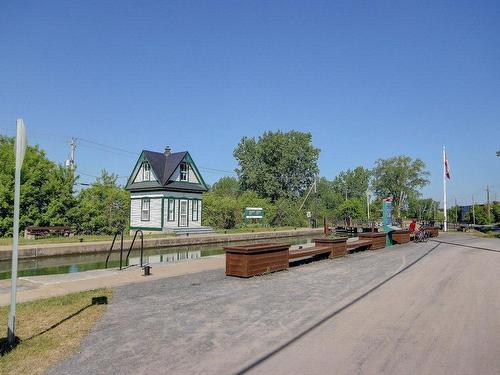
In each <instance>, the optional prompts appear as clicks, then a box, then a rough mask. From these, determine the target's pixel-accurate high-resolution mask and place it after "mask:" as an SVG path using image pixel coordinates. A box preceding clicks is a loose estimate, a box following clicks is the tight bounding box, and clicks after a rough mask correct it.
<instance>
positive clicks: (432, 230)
mask: <svg viewBox="0 0 500 375" xmlns="http://www.w3.org/2000/svg"><path fill="white" fill-rule="evenodd" d="M425 230H426V231H428V232H429V233H430V235H431V237H437V236H439V228H438V227H426V228H425Z"/></svg>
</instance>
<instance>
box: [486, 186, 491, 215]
mask: <svg viewBox="0 0 500 375" xmlns="http://www.w3.org/2000/svg"><path fill="white" fill-rule="evenodd" d="M486 202H487V206H486V207H488V223H491V206H490V185H486Z"/></svg>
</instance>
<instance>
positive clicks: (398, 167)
mask: <svg viewBox="0 0 500 375" xmlns="http://www.w3.org/2000/svg"><path fill="white" fill-rule="evenodd" d="M428 176H429V172H428V171H427V170H426V169H425V163H424V162H423V161H422V160H420V159H412V158H411V157H409V156H395V157H392V158H389V159H379V160H377V161H376V162H375V168H374V169H373V182H372V189H373V191H374V192H375V194H376V195H377V196H378V197H379V198H385V197H392V199H393V205H394V207H395V209H396V215H397V217H401V211H402V209H403V207H405V205H406V204H407V203H408V199H409V198H412V197H418V196H419V195H420V189H422V188H423V187H424V186H425V185H427V184H428V183H429V180H428V179H427V177H428Z"/></svg>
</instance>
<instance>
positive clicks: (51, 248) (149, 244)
mask: <svg viewBox="0 0 500 375" xmlns="http://www.w3.org/2000/svg"><path fill="white" fill-rule="evenodd" d="M322 232H323V228H316V229H297V230H287V231H275V232H255V233H233V234H219V233H212V234H206V235H205V234H204V235H191V236H177V237H165V238H149V239H148V238H147V237H146V238H145V239H144V248H145V249H150V248H160V247H175V246H188V245H205V244H215V243H227V242H236V241H252V240H261V239H270V238H283V237H296V236H308V235H311V236H317V235H318V234H319V233H322ZM131 243H132V240H124V241H123V249H124V251H127V250H128V248H129V246H130V244H131ZM110 246H111V241H100V242H87V243H85V242H83V243H61V244H40V245H23V246H20V247H19V259H26V258H38V257H50V256H61V255H72V254H89V253H105V252H107V251H108V250H109V247H110ZM139 247H140V240H139V239H137V240H136V243H135V244H134V249H136V248H139ZM119 248H120V242H119V238H118V239H117V241H116V243H115V246H114V250H113V251H117V250H119ZM11 258H12V248H9V247H6V246H4V247H3V248H2V249H0V260H9V259H11Z"/></svg>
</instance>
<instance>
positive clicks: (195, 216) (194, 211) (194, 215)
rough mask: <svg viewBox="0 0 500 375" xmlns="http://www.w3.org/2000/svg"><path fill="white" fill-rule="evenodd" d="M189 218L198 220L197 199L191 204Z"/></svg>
mask: <svg viewBox="0 0 500 375" xmlns="http://www.w3.org/2000/svg"><path fill="white" fill-rule="evenodd" d="M191 214H192V215H191V220H192V221H198V201H197V200H194V201H192V204H191Z"/></svg>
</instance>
